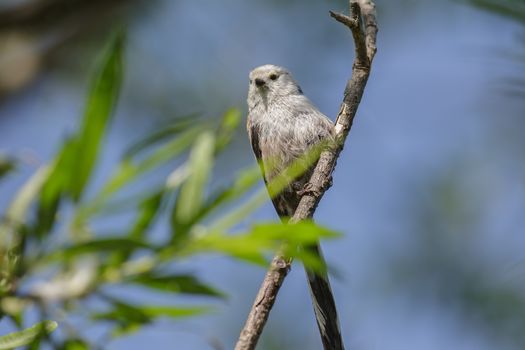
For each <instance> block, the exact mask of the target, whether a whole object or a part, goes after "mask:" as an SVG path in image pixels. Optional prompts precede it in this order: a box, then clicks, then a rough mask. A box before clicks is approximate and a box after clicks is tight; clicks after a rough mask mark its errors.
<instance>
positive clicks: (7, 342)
mask: <svg viewBox="0 0 525 350" xmlns="http://www.w3.org/2000/svg"><path fill="white" fill-rule="evenodd" d="M57 327H58V324H57V323H56V322H55V321H43V322H39V323H37V324H35V325H34V326H32V327H30V328H27V329H24V330H22V331H19V332H13V333H9V334H7V335H4V336H2V337H0V350H7V349H13V348H16V347H19V346H24V345H28V344H30V343H31V342H33V341H34V340H36V339H37V338H38V337H40V336H42V335H44V334H49V333H51V332H53V331H54V330H55V329H56V328H57Z"/></svg>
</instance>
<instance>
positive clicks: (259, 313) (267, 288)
mask: <svg viewBox="0 0 525 350" xmlns="http://www.w3.org/2000/svg"><path fill="white" fill-rule="evenodd" d="M330 15H331V16H332V17H333V18H334V19H335V20H336V21H338V22H340V23H342V24H344V25H345V26H347V27H348V28H349V29H350V30H351V32H352V36H353V39H354V45H355V58H354V63H353V67H352V77H351V78H350V79H349V80H348V82H347V84H346V87H345V91H344V98H343V102H342V104H341V107H340V110H339V113H338V115H337V119H336V122H335V125H334V130H335V134H336V139H337V142H336V145H335V147H334V148H333V149H331V150H326V151H324V152H322V153H321V156H320V157H319V161H318V162H317V165H316V167H315V170H314V172H313V174H312V177H311V178H310V181H309V183H310V186H309V191H308V192H307V193H305V194H304V195H303V197H302V198H301V202H300V203H299V206H298V207H297V209H296V211H295V214H294V216H293V217H292V218H291V220H290V222H291V223H296V222H299V221H301V220H305V219H308V218H311V217H312V216H313V214H314V212H315V209H316V208H317V205H318V204H319V201H320V200H321V198H322V197H323V195H324V193H325V192H326V190H327V189H328V188H329V187H330V183H331V177H332V173H333V171H334V168H335V164H336V161H337V158H338V157H339V154H340V153H341V151H342V150H343V147H344V142H345V140H346V137H347V136H348V133H349V131H350V129H351V127H352V123H353V120H354V117H355V114H356V112H357V108H358V106H359V103H360V102H361V97H362V96H363V92H364V90H365V86H366V83H367V81H368V76H369V74H370V68H371V65H372V61H373V59H374V55H375V53H376V36H377V22H376V17H375V5H374V3H373V2H372V1H371V0H351V1H350V16H347V15H344V14H340V13H334V12H330ZM290 265H291V260H290V259H287V258H285V257H284V256H282V255H281V254H277V255H276V256H275V257H274V258H273V260H272V263H271V265H270V268H269V270H268V271H267V273H266V276H265V278H264V280H263V282H262V285H261V287H260V289H259V293H258V294H257V297H256V299H255V302H254V304H253V306H252V309H251V310H250V314H249V315H248V318H247V320H246V324H245V325H244V328H243V329H242V331H241V334H240V337H239V340H238V341H237V344H236V346H235V350H253V349H255V346H256V345H257V341H258V339H259V336H260V335H261V333H262V329H263V327H264V325H265V323H266V320H267V319H268V316H269V313H270V310H271V308H272V306H273V304H274V302H275V299H276V297H277V293H278V292H279V288H280V287H281V285H282V283H283V281H284V278H285V277H286V275H287V274H288V271H289V270H290ZM323 343H324V341H323ZM341 348H342V344H341ZM325 349H326V344H325Z"/></svg>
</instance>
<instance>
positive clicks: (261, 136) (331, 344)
mask: <svg viewBox="0 0 525 350" xmlns="http://www.w3.org/2000/svg"><path fill="white" fill-rule="evenodd" d="M247 103H248V117H247V123H246V127H247V132H248V138H249V140H250V143H251V146H252V150H253V153H254V155H255V158H256V159H257V161H258V163H259V165H260V168H261V172H262V176H263V179H264V182H265V183H266V185H268V184H269V183H271V181H272V180H273V179H275V178H276V177H277V176H278V175H281V174H283V173H284V174H286V173H285V171H286V169H287V168H288V167H290V166H291V165H292V164H295V163H294V162H301V159H303V158H302V157H303V156H304V155H305V154H307V153H308V152H309V151H310V150H312V149H313V148H314V147H315V146H317V145H321V144H322V143H328V144H329V143H333V142H334V141H335V132H334V126H333V123H332V121H331V120H330V119H329V118H328V117H327V116H325V115H324V114H323V113H321V112H320V111H319V109H317V107H316V106H315V105H314V104H313V103H312V102H311V101H310V100H309V99H308V98H307V97H306V96H305V95H304V93H303V91H302V89H301V87H300V86H299V84H298V83H297V82H296V80H295V79H294V78H293V76H292V74H291V73H290V72H289V71H288V70H287V69H286V68H283V67H280V66H277V65H272V64H266V65H262V66H259V67H257V68H255V69H253V70H252V71H251V72H250V74H249V88H248V98H247ZM307 166H308V165H305V167H307ZM314 168H315V163H314V164H309V166H308V168H307V169H306V170H305V171H304V172H303V173H302V174H301V175H299V176H298V177H296V178H290V179H287V180H288V181H287V182H286V186H285V187H284V188H283V189H282V190H280V192H279V193H273V194H272V193H270V195H271V200H272V202H273V205H274V207H275V210H276V211H277V214H278V215H279V217H280V218H281V220H282V221H283V222H287V221H288V220H289V218H291V217H292V216H293V214H294V212H295V210H296V209H297V207H298V205H299V202H300V200H301V197H302V194H304V192H305V190H306V189H307V187H308V184H309V183H308V181H309V179H310V176H311V175H312V172H313V170H314ZM285 176H286V175H285ZM303 249H309V250H310V252H313V253H314V254H316V255H317V256H318V257H319V258H320V259H323V256H322V253H321V247H320V245H319V243H316V244H313V245H311V246H308V247H303ZM306 274H307V277H308V283H309V287H310V294H311V297H312V304H313V307H314V313H315V317H316V321H317V325H318V327H319V331H320V334H321V340H322V342H323V346H324V349H325V350H328V349H330V350H341V349H343V348H344V347H343V342H342V337H341V331H340V326H339V320H338V316H337V311H336V307H335V301H334V297H333V293H332V290H331V287H330V283H329V280H328V275H327V274H326V273H322V272H314V271H312V270H310V269H308V268H306Z"/></svg>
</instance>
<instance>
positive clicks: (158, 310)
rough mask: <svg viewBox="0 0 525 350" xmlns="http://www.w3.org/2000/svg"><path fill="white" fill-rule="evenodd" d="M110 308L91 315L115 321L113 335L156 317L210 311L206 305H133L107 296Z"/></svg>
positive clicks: (98, 318)
mask: <svg viewBox="0 0 525 350" xmlns="http://www.w3.org/2000/svg"><path fill="white" fill-rule="evenodd" d="M108 299H109V300H108V301H110V302H111V304H112V305H111V307H112V309H111V310H110V311H108V312H100V313H95V314H93V315H92V318H93V319H94V320H105V321H112V322H116V323H117V328H116V329H115V331H114V332H113V335H114V336H121V335H123V334H125V333H129V332H133V331H136V330H138V329H139V328H140V327H141V326H143V325H146V324H150V323H151V322H153V321H154V319H155V318H157V317H169V318H184V317H190V316H197V315H201V314H203V313H207V312H209V311H210V308H208V307H201V306H194V307H174V306H135V305H131V304H128V303H124V302H122V301H117V300H115V299H113V298H108Z"/></svg>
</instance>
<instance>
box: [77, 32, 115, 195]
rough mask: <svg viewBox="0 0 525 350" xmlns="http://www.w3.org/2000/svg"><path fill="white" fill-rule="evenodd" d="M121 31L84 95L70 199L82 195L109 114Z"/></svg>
mask: <svg viewBox="0 0 525 350" xmlns="http://www.w3.org/2000/svg"><path fill="white" fill-rule="evenodd" d="M123 53H124V32H123V31H119V32H117V33H115V35H114V37H113V38H112V40H111V42H110V43H109V45H108V48H107V49H106V52H105V54H104V57H103V58H102V62H101V64H100V66H99V68H98V71H97V72H96V73H95V79H94V81H93V83H92V86H91V91H90V93H89V96H88V100H87V105H86V109H85V112H84V118H83V122H82V126H81V128H80V132H79V134H78V136H77V138H76V144H75V146H76V147H75V148H76V150H75V151H76V152H75V153H76V157H75V158H76V162H75V163H76V168H75V169H74V174H75V176H72V177H71V179H70V180H71V184H70V186H71V187H70V188H69V190H70V191H71V196H72V197H73V199H74V200H78V199H79V198H80V196H81V195H82V192H83V190H84V187H85V186H86V184H87V182H88V180H89V177H90V175H91V173H92V171H93V168H94V166H95V163H96V160H97V157H98V151H99V148H100V145H101V143H102V138H103V137H104V134H105V132H106V128H107V126H108V124H109V121H110V119H111V117H112V115H113V110H114V107H115V105H116V103H117V99H118V96H119V92H120V86H121V83H122V77H123V62H122V56H123Z"/></svg>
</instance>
